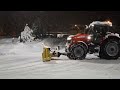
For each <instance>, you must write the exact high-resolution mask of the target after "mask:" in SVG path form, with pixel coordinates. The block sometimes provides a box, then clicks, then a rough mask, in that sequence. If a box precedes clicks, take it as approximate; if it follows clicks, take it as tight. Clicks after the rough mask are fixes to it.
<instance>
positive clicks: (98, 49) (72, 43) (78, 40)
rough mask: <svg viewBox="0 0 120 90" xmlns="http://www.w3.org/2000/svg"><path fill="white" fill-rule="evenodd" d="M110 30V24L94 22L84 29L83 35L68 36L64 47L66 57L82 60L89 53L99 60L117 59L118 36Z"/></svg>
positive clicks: (118, 53)
mask: <svg viewBox="0 0 120 90" xmlns="http://www.w3.org/2000/svg"><path fill="white" fill-rule="evenodd" d="M112 30H113V25H112V22H110V21H94V22H92V23H91V24H90V25H88V26H87V27H86V29H85V32H84V33H78V34H76V35H70V36H69V37H68V38H67V43H66V45H65V52H66V55H67V57H68V58H69V59H72V60H83V59H85V58H86V55H87V54H88V53H89V54H95V55H96V56H98V57H99V58H101V59H108V60H110V59H118V58H119V56H120V36H119V34H117V33H113V32H112Z"/></svg>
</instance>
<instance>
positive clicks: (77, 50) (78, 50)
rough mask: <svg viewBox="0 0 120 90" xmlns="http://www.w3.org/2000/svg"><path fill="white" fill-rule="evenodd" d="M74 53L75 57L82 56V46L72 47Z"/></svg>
mask: <svg viewBox="0 0 120 90" xmlns="http://www.w3.org/2000/svg"><path fill="white" fill-rule="evenodd" d="M74 55H75V57H77V58H80V57H82V56H83V55H84V50H83V48H82V47H76V48H75V49H74Z"/></svg>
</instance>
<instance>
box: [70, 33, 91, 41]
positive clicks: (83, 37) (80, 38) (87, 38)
mask: <svg viewBox="0 0 120 90" xmlns="http://www.w3.org/2000/svg"><path fill="white" fill-rule="evenodd" d="M72 39H73V40H75V41H83V42H88V41H90V40H91V35H89V34H76V35H74V36H73V37H72Z"/></svg>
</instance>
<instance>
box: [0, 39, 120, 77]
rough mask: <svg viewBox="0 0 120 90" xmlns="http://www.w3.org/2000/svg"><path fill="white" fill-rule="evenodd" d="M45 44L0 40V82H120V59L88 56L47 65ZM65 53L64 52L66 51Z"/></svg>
mask: <svg viewBox="0 0 120 90" xmlns="http://www.w3.org/2000/svg"><path fill="white" fill-rule="evenodd" d="M42 49H43V47H42V42H38V41H36V42H30V43H24V44H23V43H17V42H14V43H12V39H0V79H115V78H116V79H119V78H120V59H118V60H100V59H99V58H97V57H96V56H94V55H88V56H87V57H86V59H85V60H82V61H80V60H69V59H68V58H67V57H65V56H61V57H60V58H56V59H55V60H52V61H50V62H43V61H42V58H41V54H42ZM62 51H63V50H62Z"/></svg>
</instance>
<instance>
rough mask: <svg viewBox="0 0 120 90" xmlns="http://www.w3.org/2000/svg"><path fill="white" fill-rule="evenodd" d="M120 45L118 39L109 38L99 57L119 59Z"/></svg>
mask: <svg viewBox="0 0 120 90" xmlns="http://www.w3.org/2000/svg"><path fill="white" fill-rule="evenodd" d="M119 53H120V46H119V42H118V40H114V39H110V40H107V41H106V42H105V43H104V44H103V45H102V46H101V49H100V53H99V57H100V58H102V59H108V60H110V59H118V58H119Z"/></svg>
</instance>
